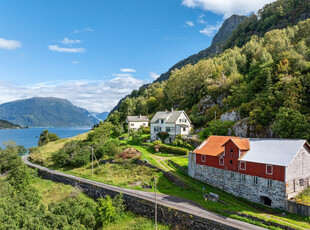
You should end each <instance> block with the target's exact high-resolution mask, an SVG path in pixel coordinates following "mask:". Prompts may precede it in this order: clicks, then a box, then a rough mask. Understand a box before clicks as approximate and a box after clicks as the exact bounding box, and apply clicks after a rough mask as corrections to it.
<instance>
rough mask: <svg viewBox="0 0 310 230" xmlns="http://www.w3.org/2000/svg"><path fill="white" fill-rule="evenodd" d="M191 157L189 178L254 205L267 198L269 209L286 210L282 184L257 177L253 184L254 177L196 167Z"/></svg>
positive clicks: (203, 166)
mask: <svg viewBox="0 0 310 230" xmlns="http://www.w3.org/2000/svg"><path fill="white" fill-rule="evenodd" d="M193 155H195V154H193V153H190V154H189V165H188V167H189V168H188V172H189V175H190V176H191V177H194V178H196V179H198V180H201V181H203V182H206V183H208V184H210V185H213V186H215V187H218V188H220V189H223V190H224V191H226V192H228V193H231V194H233V195H235V196H239V197H243V198H245V199H248V200H251V201H253V202H256V203H263V202H264V201H263V199H264V198H263V197H268V198H269V199H271V201H272V202H271V207H275V208H280V209H286V196H285V183H284V182H281V181H276V180H272V181H271V184H270V181H269V182H268V179H265V178H261V177H257V183H255V182H254V176H250V175H244V174H241V173H238V172H232V171H227V170H223V169H218V168H213V167H208V166H205V165H197V164H196V163H194V161H195V159H196V157H195V156H193Z"/></svg>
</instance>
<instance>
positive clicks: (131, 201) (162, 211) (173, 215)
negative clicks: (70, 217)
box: [38, 169, 235, 230]
mask: <svg viewBox="0 0 310 230" xmlns="http://www.w3.org/2000/svg"><path fill="white" fill-rule="evenodd" d="M38 174H39V176H40V177H42V178H44V179H48V180H52V181H54V182H60V183H64V184H69V185H72V186H78V187H79V188H80V189H82V191H83V192H84V193H86V194H87V195H88V196H90V197H92V198H93V199H98V198H100V197H104V196H106V195H110V196H111V197H114V196H115V195H117V194H118V192H116V191H113V190H110V189H106V188H103V187H100V186H98V185H95V184H92V183H88V182H84V181H80V180H78V179H76V180H75V179H72V178H69V177H65V176H62V175H58V174H53V173H51V172H47V171H43V170H41V169H38ZM123 199H124V201H125V204H126V207H127V210H129V211H132V212H133V213H136V214H139V215H141V216H144V217H148V218H152V219H153V218H154V214H155V207H154V203H153V202H151V201H148V200H144V199H141V198H138V197H135V196H131V195H127V194H123ZM157 207H158V214H157V215H158V221H159V222H161V223H164V224H167V225H172V226H180V227H182V229H183V228H184V229H193V230H202V229H205V230H209V229H210V230H211V229H212V230H215V229H235V228H233V227H230V226H227V225H224V224H221V223H217V222H214V221H212V220H207V219H204V218H201V217H199V216H195V215H190V214H188V213H185V212H182V211H179V210H176V209H173V208H170V207H166V206H164V205H159V204H158V206H157Z"/></svg>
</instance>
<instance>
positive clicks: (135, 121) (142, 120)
mask: <svg viewBox="0 0 310 230" xmlns="http://www.w3.org/2000/svg"><path fill="white" fill-rule="evenodd" d="M126 123H128V128H129V129H135V130H138V129H140V128H141V126H144V127H148V126H149V119H148V117H147V116H141V115H139V116H127V119H126Z"/></svg>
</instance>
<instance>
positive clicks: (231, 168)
mask: <svg viewBox="0 0 310 230" xmlns="http://www.w3.org/2000/svg"><path fill="white" fill-rule="evenodd" d="M188 167H189V170H188V172H189V175H190V176H192V177H194V178H197V179H199V180H202V181H204V182H207V183H209V184H212V185H214V186H216V187H219V188H221V189H223V190H225V191H227V192H230V193H232V194H234V195H236V196H241V197H244V198H246V199H249V200H252V201H254V202H260V203H263V204H266V205H270V206H272V207H278V208H281V209H286V200H287V199H290V198H292V197H294V196H296V195H297V194H298V193H300V192H301V191H302V190H304V189H305V188H307V186H309V183H310V147H309V144H308V143H307V142H306V141H305V140H284V139H248V138H240V137H227V136H210V137H209V138H208V139H207V140H205V141H204V142H203V143H202V144H201V145H200V146H198V147H197V148H196V149H195V150H194V151H193V152H191V153H190V154H189V165H188Z"/></svg>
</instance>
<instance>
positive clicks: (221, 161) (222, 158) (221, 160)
mask: <svg viewBox="0 0 310 230" xmlns="http://www.w3.org/2000/svg"><path fill="white" fill-rule="evenodd" d="M220 165H224V157H221V158H220Z"/></svg>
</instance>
